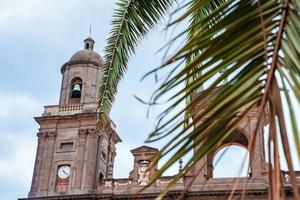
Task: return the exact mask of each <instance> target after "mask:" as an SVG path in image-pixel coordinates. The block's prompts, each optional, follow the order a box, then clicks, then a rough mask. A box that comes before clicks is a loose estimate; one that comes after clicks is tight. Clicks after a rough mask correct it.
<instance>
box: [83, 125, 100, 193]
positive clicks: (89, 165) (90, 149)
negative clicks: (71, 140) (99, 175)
mask: <svg viewBox="0 0 300 200" xmlns="http://www.w3.org/2000/svg"><path fill="white" fill-rule="evenodd" d="M87 134H88V135H87V139H86V140H87V141H86V145H85V149H86V150H85V161H84V163H85V166H84V173H83V175H84V179H85V181H84V186H83V189H84V190H85V191H86V192H87V193H91V192H92V191H93V189H94V186H95V184H94V180H95V175H96V163H97V144H98V143H97V139H98V136H97V134H96V129H87Z"/></svg>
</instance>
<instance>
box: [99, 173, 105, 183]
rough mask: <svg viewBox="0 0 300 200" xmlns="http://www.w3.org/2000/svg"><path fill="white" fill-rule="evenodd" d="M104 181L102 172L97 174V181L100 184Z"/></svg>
mask: <svg viewBox="0 0 300 200" xmlns="http://www.w3.org/2000/svg"><path fill="white" fill-rule="evenodd" d="M103 182H104V175H103V173H102V172H100V174H99V183H100V184H102V183H103Z"/></svg>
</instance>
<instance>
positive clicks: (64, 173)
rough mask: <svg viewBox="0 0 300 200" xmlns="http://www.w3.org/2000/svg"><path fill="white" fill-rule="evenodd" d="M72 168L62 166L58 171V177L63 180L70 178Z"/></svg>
mask: <svg viewBox="0 0 300 200" xmlns="http://www.w3.org/2000/svg"><path fill="white" fill-rule="evenodd" d="M70 172H71V168H70V166H69V165H63V166H60V167H59V168H58V170H57V176H58V177H59V178H61V179H65V178H68V177H69V176H70Z"/></svg>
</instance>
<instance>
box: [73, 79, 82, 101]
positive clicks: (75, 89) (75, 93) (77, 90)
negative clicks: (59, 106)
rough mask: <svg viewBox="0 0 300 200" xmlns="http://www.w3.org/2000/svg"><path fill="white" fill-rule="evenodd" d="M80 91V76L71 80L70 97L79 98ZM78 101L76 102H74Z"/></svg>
mask: <svg viewBox="0 0 300 200" xmlns="http://www.w3.org/2000/svg"><path fill="white" fill-rule="evenodd" d="M81 91H82V80H81V79H80V78H74V79H73V80H72V82H71V99H78V100H79V99H80V98H81ZM74 103H78V102H74Z"/></svg>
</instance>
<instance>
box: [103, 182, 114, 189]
mask: <svg viewBox="0 0 300 200" xmlns="http://www.w3.org/2000/svg"><path fill="white" fill-rule="evenodd" d="M104 187H106V188H112V181H105V182H104Z"/></svg>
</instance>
